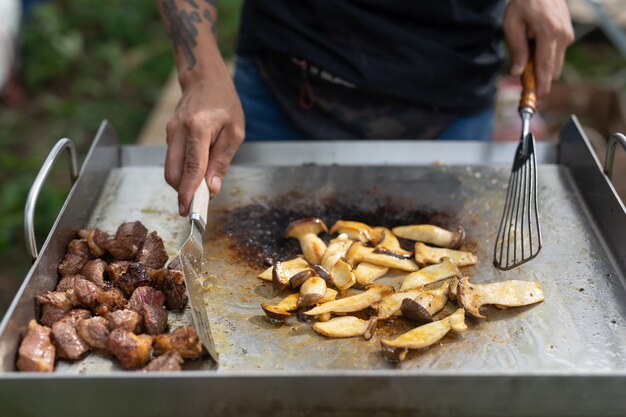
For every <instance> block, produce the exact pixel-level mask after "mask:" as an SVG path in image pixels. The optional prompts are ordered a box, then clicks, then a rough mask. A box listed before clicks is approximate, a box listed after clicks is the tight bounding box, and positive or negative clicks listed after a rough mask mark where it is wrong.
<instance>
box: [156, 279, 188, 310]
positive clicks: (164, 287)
mask: <svg viewBox="0 0 626 417" xmlns="http://www.w3.org/2000/svg"><path fill="white" fill-rule="evenodd" d="M148 274H149V275H150V277H151V278H152V282H153V284H154V287H156V288H157V289H159V290H160V291H162V292H163V294H165V307H166V308H167V309H168V310H181V309H183V308H184V307H185V304H186V303H187V290H186V289H185V276H184V275H183V273H182V271H178V270H168V269H149V270H148Z"/></svg>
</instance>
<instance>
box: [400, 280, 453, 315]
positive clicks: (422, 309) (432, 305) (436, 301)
mask: <svg viewBox="0 0 626 417" xmlns="http://www.w3.org/2000/svg"><path fill="white" fill-rule="evenodd" d="M449 287H450V283H449V282H448V281H446V282H444V283H443V285H440V286H439V287H438V288H435V289H434V290H430V291H424V292H422V293H420V294H418V296H417V297H415V299H411V298H405V299H404V300H402V306H401V307H400V310H401V311H402V315H403V316H404V317H405V318H407V319H408V320H411V321H416V322H418V323H431V322H432V321H433V315H434V314H436V313H438V312H439V311H441V310H442V309H443V308H444V307H445V306H446V303H447V302H448V288H449Z"/></svg>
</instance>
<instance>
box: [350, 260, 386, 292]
mask: <svg viewBox="0 0 626 417" xmlns="http://www.w3.org/2000/svg"><path fill="white" fill-rule="evenodd" d="M352 272H354V278H355V279H356V282H357V283H358V284H359V285H361V286H366V285H369V284H371V283H372V282H374V281H376V280H377V279H378V278H381V277H383V276H385V274H386V273H387V272H389V268H387V267H386V266H380V265H374V264H371V263H369V262H361V263H360V264H358V265H357V267H356V268H354V269H353V271H352Z"/></svg>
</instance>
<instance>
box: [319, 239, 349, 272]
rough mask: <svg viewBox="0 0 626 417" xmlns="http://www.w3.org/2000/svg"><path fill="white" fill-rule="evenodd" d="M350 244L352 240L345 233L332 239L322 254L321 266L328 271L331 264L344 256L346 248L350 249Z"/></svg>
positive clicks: (333, 264)
mask: <svg viewBox="0 0 626 417" xmlns="http://www.w3.org/2000/svg"><path fill="white" fill-rule="evenodd" d="M350 245H352V241H351V240H350V239H348V235H347V234H345V233H342V234H340V235H339V236H337V237H336V238H334V239H332V240H331V241H330V242H329V243H328V248H326V252H324V256H322V263H321V266H322V268H324V269H325V270H326V271H330V270H331V269H332V268H333V266H335V264H336V263H337V262H338V261H339V260H340V259H341V258H343V257H344V256H345V254H346V252H347V251H348V249H350Z"/></svg>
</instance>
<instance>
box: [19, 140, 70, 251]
mask: <svg viewBox="0 0 626 417" xmlns="http://www.w3.org/2000/svg"><path fill="white" fill-rule="evenodd" d="M65 150H67V152H68V154H69V169H70V179H71V181H72V185H73V184H74V183H75V182H76V179H77V178H78V163H77V162H76V147H75V146H74V142H72V141H71V140H70V139H68V138H63V139H60V140H59V141H58V142H57V143H56V144H55V145H54V147H53V148H52V150H51V151H50V153H49V154H48V157H47V158H46V160H45V161H44V162H43V165H42V166H41V169H39V173H38V174H37V177H36V178H35V181H34V182H33V185H32V186H31V187H30V191H29V192H28V197H27V198H26V207H25V209H24V237H25V242H26V249H27V251H28V254H29V255H30V256H31V258H32V260H33V261H35V259H37V256H38V255H39V249H38V248H37V240H36V239H35V207H36V206H37V200H38V199H39V193H40V192H41V189H42V187H43V185H44V183H45V182H46V179H48V175H50V172H51V171H52V168H53V167H54V165H55V164H56V162H57V161H58V160H59V158H60V157H61V154H62V153H63V151H65Z"/></svg>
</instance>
